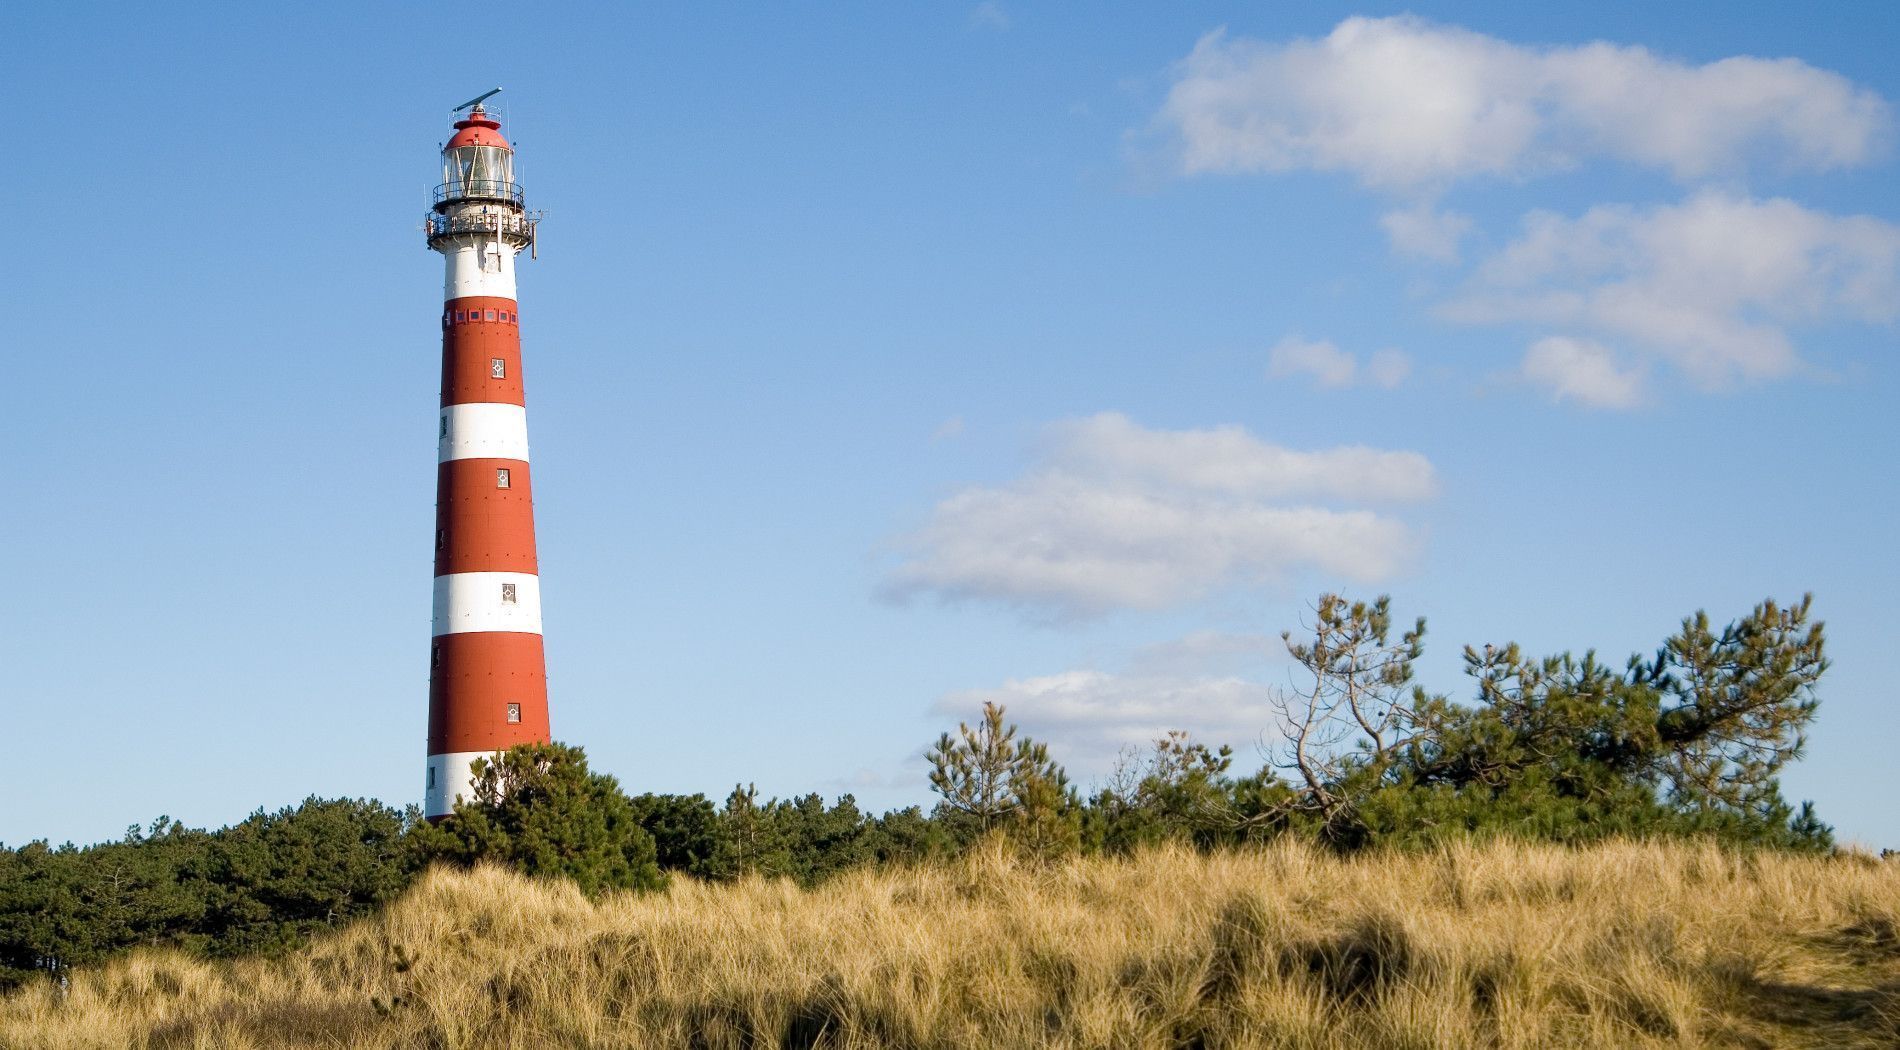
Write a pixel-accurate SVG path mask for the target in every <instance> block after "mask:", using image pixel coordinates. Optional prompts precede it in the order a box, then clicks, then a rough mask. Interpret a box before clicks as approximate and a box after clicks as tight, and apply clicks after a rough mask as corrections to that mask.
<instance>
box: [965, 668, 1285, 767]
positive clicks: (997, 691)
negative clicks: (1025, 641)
mask: <svg viewBox="0 0 1900 1050" xmlns="http://www.w3.org/2000/svg"><path fill="white" fill-rule="evenodd" d="M1271 696H1272V687H1271V686H1268V685H1265V684H1262V683H1260V682H1257V681H1252V680H1249V679H1246V678H1242V677H1238V676H1234V675H1208V676H1194V675H1181V676H1165V675H1146V674H1110V673H1107V672H1104V671H1092V670H1082V671H1063V672H1061V673H1058V674H1050V675H1040V676H1037V677H1032V678H1012V679H1010V680H1008V681H1006V682H1004V683H1003V684H1002V685H999V686H996V687H993V688H989V689H965V690H959V691H957V692H954V693H949V694H947V695H945V696H943V697H942V698H940V699H939V700H938V701H937V702H936V704H935V705H933V711H934V712H935V713H937V714H939V715H947V716H950V717H953V718H957V719H960V720H962V721H965V722H970V721H973V720H975V719H976V718H977V717H978V715H979V714H980V712H981V711H982V708H983V703H984V702H985V701H991V702H994V703H998V704H1001V705H1003V706H1004V707H1005V708H1006V709H1007V710H1006V711H1005V712H1004V714H1005V717H1006V718H1007V720H1008V721H1010V722H1013V723H1015V724H1016V725H1018V726H1020V727H1021V732H1023V733H1025V734H1027V735H1029V736H1031V737H1034V738H1035V739H1037V740H1040V741H1042V742H1044V743H1046V744H1048V745H1049V752H1050V757H1052V758H1054V759H1055V760H1056V761H1058V762H1061V763H1062V764H1063V765H1064V766H1065V767H1066V768H1067V769H1068V771H1069V773H1070V775H1071V776H1072V777H1074V778H1076V779H1077V780H1079V781H1081V782H1083V783H1087V782H1088V781H1089V780H1090V779H1091V778H1099V777H1101V776H1104V775H1106V774H1107V773H1109V772H1110V771H1111V770H1112V769H1113V768H1114V765H1115V761H1116V759H1117V758H1118V757H1119V755H1120V754H1121V752H1122V750H1123V749H1124V748H1131V747H1132V748H1135V749H1137V750H1139V751H1146V750H1148V749H1149V748H1150V747H1151V746H1152V745H1153V744H1154V742H1155V741H1156V740H1159V739H1160V738H1161V737H1163V736H1165V735H1167V733H1168V731H1169V730H1171V729H1185V730H1187V731H1188V732H1189V733H1191V734H1193V736H1194V738H1195V739H1197V740H1200V741H1202V742H1203V743H1206V744H1208V745H1209V746H1214V745H1219V744H1229V745H1232V746H1233V748H1234V750H1235V751H1236V752H1237V753H1238V754H1237V757H1239V758H1241V759H1243V760H1244V759H1245V758H1246V757H1247V756H1249V755H1251V754H1252V753H1253V752H1254V746H1255V745H1256V744H1257V743H1258V741H1259V740H1260V734H1261V732H1262V730H1264V729H1266V728H1267V727H1268V725H1269V724H1270V723H1271V722H1272V707H1271V706H1270V705H1269V704H1268V701H1269V699H1270V698H1271Z"/></svg>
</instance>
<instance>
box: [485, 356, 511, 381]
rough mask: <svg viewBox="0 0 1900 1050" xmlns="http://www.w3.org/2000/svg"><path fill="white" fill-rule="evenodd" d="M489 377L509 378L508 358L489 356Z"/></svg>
mask: <svg viewBox="0 0 1900 1050" xmlns="http://www.w3.org/2000/svg"><path fill="white" fill-rule="evenodd" d="M488 378H490V379H506V378H508V362H507V360H505V359H504V358H499V357H491V358H489V359H488Z"/></svg>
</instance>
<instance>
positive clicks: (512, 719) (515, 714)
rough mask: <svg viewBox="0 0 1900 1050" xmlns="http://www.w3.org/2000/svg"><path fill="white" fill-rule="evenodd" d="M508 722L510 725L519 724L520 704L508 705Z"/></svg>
mask: <svg viewBox="0 0 1900 1050" xmlns="http://www.w3.org/2000/svg"><path fill="white" fill-rule="evenodd" d="M508 724H509V725H511V726H512V725H520V724H521V705H520V704H509V705H508Z"/></svg>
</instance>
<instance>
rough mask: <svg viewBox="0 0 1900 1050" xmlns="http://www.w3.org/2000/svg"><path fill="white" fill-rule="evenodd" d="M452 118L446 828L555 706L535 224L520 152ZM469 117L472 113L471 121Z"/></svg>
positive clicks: (440, 445) (432, 777) (443, 445)
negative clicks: (532, 312) (522, 278)
mask: <svg viewBox="0 0 1900 1050" xmlns="http://www.w3.org/2000/svg"><path fill="white" fill-rule="evenodd" d="M500 90H501V89H500V88H496V89H495V91H490V92H488V93H487V94H485V95H482V96H480V97H479V98H475V99H472V100H470V101H468V102H465V103H463V104H462V105H460V106H457V107H456V108H455V110H454V111H453V113H455V114H461V117H460V119H458V120H456V121H455V134H454V135H453V136H452V137H450V139H449V141H448V144H447V145H445V146H443V147H442V181H441V184H440V185H438V186H437V187H436V189H435V200H434V207H433V208H432V209H431V211H430V212H429V214H428V216H427V233H428V242H429V247H430V249H432V250H434V251H438V252H441V253H442V258H443V264H444V265H443V270H444V278H443V292H442V297H443V303H442V404H441V413H440V417H439V419H438V421H437V425H436V449H437V453H436V495H435V616H434V622H433V630H432V632H431V638H430V640H429V753H428V767H427V770H428V771H427V774H426V786H425V788H424V795H423V797H424V803H423V812H424V814H425V815H426V816H428V817H429V818H431V819H434V818H439V817H443V816H446V815H447V814H448V813H449V812H451V811H452V810H453V809H454V808H455V803H456V800H457V799H458V798H462V797H465V796H466V795H468V794H469V790H470V780H471V776H470V770H469V766H470V763H472V762H473V761H474V760H475V759H477V758H481V757H484V756H489V755H493V754H494V753H495V752H497V751H502V750H505V749H507V748H510V747H513V746H514V745H516V744H524V743H546V742H547V741H548V740H549V736H548V692H547V669H546V661H545V659H544V657H543V655H542V648H541V578H540V576H539V575H538V572H537V569H536V563H535V548H534V495H533V494H534V487H533V484H532V478H531V472H530V470H529V467H528V412H527V399H526V398H525V397H524V396H523V389H524V386H523V375H522V366H521V309H520V307H519V306H518V305H517V304H516V300H515V262H516V259H517V257H518V256H519V255H520V253H521V251H522V250H523V249H531V248H532V247H533V246H534V234H535V218H534V216H533V215H531V214H530V213H529V212H528V211H527V209H526V207H525V206H524V204H523V202H522V196H521V184H520V183H519V182H517V181H515V157H514V150H513V149H512V148H511V147H510V146H509V145H508V140H507V139H505V138H503V137H502V134H501V123H500V122H499V121H497V120H495V119H493V118H492V117H490V116H489V115H488V113H487V111H486V110H484V109H483V107H482V103H483V102H484V101H485V100H487V99H488V98H489V97H490V96H492V95H494V94H495V92H496V91H500ZM464 111H466V112H464Z"/></svg>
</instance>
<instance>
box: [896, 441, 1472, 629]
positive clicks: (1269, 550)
mask: <svg viewBox="0 0 1900 1050" xmlns="http://www.w3.org/2000/svg"><path fill="white" fill-rule="evenodd" d="M1435 488H1436V481H1435V478H1434V475H1433V471H1432V466H1431V463H1430V462H1429V461H1428V460H1426V459H1425V457H1423V456H1421V455H1419V454H1417V453H1414V452H1396V451H1384V450H1379V449H1371V448H1364V447H1343V448H1335V449H1328V450H1324V451H1319V452H1300V451H1294V450H1290V449H1285V448H1281V447H1278V446H1274V445H1269V444H1266V443H1264V442H1261V441H1260V440H1258V439H1257V438H1255V437H1253V436H1252V435H1250V434H1248V433H1247V432H1246V431H1245V430H1242V429H1241V428H1239V427H1234V426H1227V427H1216V428H1212V429H1207V430H1178V431H1168V430H1151V429H1148V428H1145V427H1142V426H1140V425H1139V424H1136V423H1134V422H1132V421H1130V420H1129V419H1128V418H1127V417H1125V416H1121V415H1118V414H1115V413H1104V414H1101V415H1097V416H1094V417H1091V418H1088V419H1082V420H1074V421H1070V422H1066V423H1060V424H1056V425H1054V426H1052V427H1050V428H1049V431H1048V435H1047V441H1046V442H1045V449H1044V454H1043V456H1042V460H1041V462H1040V463H1039V464H1038V465H1037V466H1036V467H1035V469H1033V470H1031V471H1030V472H1029V473H1028V474H1026V475H1025V476H1024V477H1022V478H1020V479H1018V480H1016V481H1014V482H1011V483H1009V484H1007V485H1001V486H994V487H972V488H968V489H964V490H963V491H961V492H958V493H955V494H954V495H952V496H950V497H949V498H947V499H945V500H944V501H942V502H941V503H939V504H938V505H937V507H936V509H935V511H934V512H933V513H932V515H931V518H930V520H929V522H928V523H927V524H926V525H925V526H924V527H923V528H922V529H921V530H920V531H918V532H917V533H916V534H915V535H913V536H911V537H909V538H908V540H907V542H906V544H905V546H906V548H907V549H906V557H905V559H904V560H903V561H902V563H901V564H899V565H898V566H896V567H895V568H894V569H893V570H892V571H891V572H890V574H889V575H888V577H887V578H886V581H885V586H884V592H885V593H886V595H888V596H890V597H893V598H896V599H900V600H901V599H906V598H909V597H913V596H917V595H924V594H929V595H934V596H936V597H938V598H941V599H953V600H954V599H977V600H984V601H992V602H998V603H1003V604H1008V605H1013V606H1016V607H1019V608H1022V609H1024V610H1026V611H1029V612H1031V613H1033V614H1036V615H1039V616H1043V617H1048V618H1056V619H1063V618H1078V617H1087V616H1093V615H1099V614H1102V613H1105V612H1109V611H1111V610H1115V609H1159V608H1164V607H1167V606H1171V605H1176V604H1179V603H1183V602H1188V601H1192V600H1196V599H1198V598H1201V597H1204V596H1206V595H1208V594H1210V593H1212V592H1214V591H1217V590H1219V589H1221V588H1223V587H1227V586H1231V585H1237V584H1240V585H1244V584H1261V583H1269V582H1273V581H1277V580H1280V579H1281V578H1283V577H1284V576H1286V575H1287V574H1289V573H1291V572H1293V571H1294V570H1297V569H1308V568H1311V569H1318V570H1320V571H1322V572H1324V573H1327V574H1330V575H1333V576H1337V577H1341V578H1344V579H1347V580H1351V581H1354V582H1359V583H1369V582H1373V581H1376V580H1381V579H1385V578H1388V577H1390V576H1392V575H1393V574H1395V573H1396V572H1398V571H1399V570H1400V568H1401V567H1402V566H1403V565H1405V564H1406V563H1407V561H1408V560H1409V559H1410V557H1411V555H1412V553H1413V551H1414V549H1415V548H1416V545H1417V541H1416V538H1415V537H1414V535H1413V533H1412V530H1411V529H1410V528H1408V527H1407V526H1406V525H1405V524H1404V523H1402V522H1400V521H1398V520H1396V519H1393V518H1389V517H1386V516H1384V515H1381V514H1378V513H1375V512H1373V511H1370V510H1365V509H1341V508H1336V507H1329V506H1321V505H1316V504H1315V503H1313V502H1311V501H1314V500H1334V501H1340V500H1344V501H1352V502H1366V501H1386V502H1389V501H1416V500H1421V499H1424V498H1427V497H1429V496H1430V495H1431V494H1432V493H1433V491H1434V490H1435ZM1288 500H1300V501H1301V502H1292V503H1289V502H1286V501H1288Z"/></svg>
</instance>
